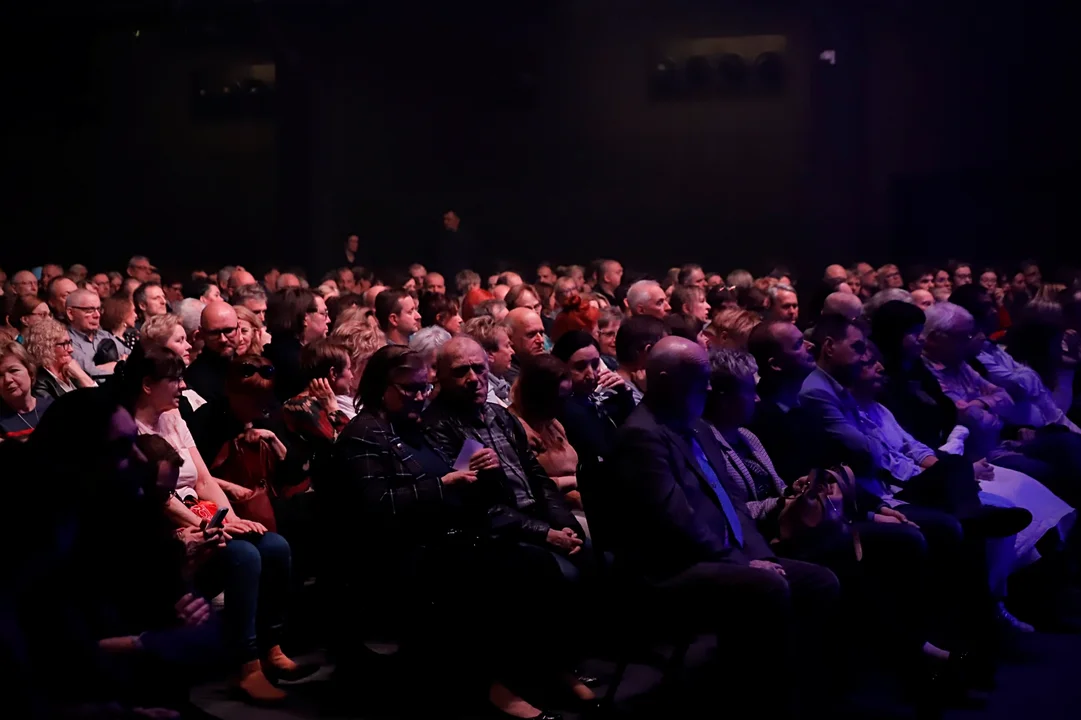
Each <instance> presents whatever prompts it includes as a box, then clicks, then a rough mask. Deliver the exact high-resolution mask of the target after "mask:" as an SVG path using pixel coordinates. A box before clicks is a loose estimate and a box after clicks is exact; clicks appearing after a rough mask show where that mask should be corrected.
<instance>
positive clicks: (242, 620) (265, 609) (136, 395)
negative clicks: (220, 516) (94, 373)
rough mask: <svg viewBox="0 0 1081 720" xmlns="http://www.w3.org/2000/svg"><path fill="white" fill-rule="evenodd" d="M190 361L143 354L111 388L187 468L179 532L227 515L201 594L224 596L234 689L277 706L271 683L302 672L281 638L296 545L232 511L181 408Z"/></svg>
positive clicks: (163, 353)
mask: <svg viewBox="0 0 1081 720" xmlns="http://www.w3.org/2000/svg"><path fill="white" fill-rule="evenodd" d="M183 371H184V361H183V360H181V359H180V356H179V355H177V354H176V353H174V352H173V351H172V350H169V349H166V348H158V347H151V348H150V349H149V350H144V349H143V346H142V345H138V346H136V349H135V350H133V351H132V354H131V355H130V356H129V357H128V360H127V361H126V363H125V364H124V365H123V366H122V368H121V369H120V370H119V371H118V372H117V373H116V375H115V377H114V378H113V379H112V381H111V385H112V387H113V391H114V392H115V393H116V396H117V398H118V399H119V401H120V403H121V404H122V405H123V406H124V407H125V408H127V409H128V411H129V412H131V414H132V417H134V418H135V424H136V427H137V428H138V431H139V433H141V434H151V433H152V434H155V435H160V436H162V437H163V438H165V439H166V440H168V441H169V444H170V445H172V446H173V449H175V450H176V451H177V452H178V453H179V454H180V457H181V458H183V460H184V465H183V466H182V467H181V471H180V478H179V480H178V481H177V488H176V490H175V491H174V492H173V493H172V496H171V497H170V498H169V500H168V504H167V506H166V512H167V513H168V515H169V516H170V518H171V519H172V521H173V523H174V524H175V525H176V526H177V527H179V528H191V527H202V525H203V523H204V522H205V521H206V520H207V518H208V517H209V516H212V515H213V514H214V513H215V511H216V510H218V509H220V508H225V509H227V510H228V511H229V512H228V514H227V515H226V517H225V521H224V525H223V527H224V530H225V533H226V536H227V538H226V539H227V543H226V547H225V548H223V549H222V550H221V551H220V552H219V553H218V554H217V557H216V558H215V559H214V562H212V563H209V564H207V565H206V566H204V567H203V568H201V569H200V570H199V572H198V573H197V574H196V577H195V583H196V586H197V587H199V588H200V589H202V590H204V591H205V592H204V594H205V595H206V596H208V597H213V596H215V595H217V594H218V593H220V592H221V591H222V590H224V591H225V596H226V597H225V618H224V619H225V633H226V645H227V647H228V651H229V653H230V656H231V660H232V661H233V662H234V663H235V664H236V666H237V667H238V675H237V677H236V679H235V681H234V684H233V687H234V689H235V690H236V691H237V692H238V693H239V694H240V695H242V696H243V697H244V698H245V699H247V700H250V701H252V702H255V703H276V702H282V701H284V700H285V697H286V694H285V692H283V691H282V690H280V689H278V688H276V687H275V686H274V685H273V684H271V678H274V679H277V678H292V677H296V676H298V675H300V674H302V673H303V670H302V669H301V668H300V667H299V666H298V665H297V664H296V663H295V662H293V661H292V660H290V659H289V658H288V657H286V655H285V654H284V653H283V652H282V649H281V646H280V645H279V642H280V640H279V637H280V634H281V631H282V627H283V625H284V613H285V606H286V602H287V599H288V597H287V596H288V590H289V575H290V552H289V544H288V543H287V542H286V541H285V539H284V538H282V537H281V536H280V535H277V534H275V533H270V532H267V530H266V528H265V527H264V526H263V525H261V524H259V523H256V522H252V521H249V520H244V519H242V518H240V517H238V516H237V514H236V513H235V512H234V511H233V508H232V505H231V503H230V501H229V498H228V496H227V495H226V494H225V492H224V491H223V490H222V482H221V481H219V480H218V479H217V478H215V477H213V476H212V475H211V474H210V470H209V469H208V468H207V466H206V463H205V462H203V458H202V455H200V453H199V450H198V449H197V448H196V446H195V441H194V440H193V439H192V436H191V433H190V432H189V431H188V425H187V423H186V422H184V419H183V418H182V417H181V416H180V412H179V411H178V407H179V404H180V397H181V392H182V390H183V389H184V380H183Z"/></svg>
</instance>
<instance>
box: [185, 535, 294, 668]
mask: <svg viewBox="0 0 1081 720" xmlns="http://www.w3.org/2000/svg"><path fill="white" fill-rule="evenodd" d="M290 564H291V556H290V551H289V543H287V542H286V541H285V538H283V537H282V536H281V535H278V534H277V533H271V532H268V533H266V534H265V535H257V534H255V533H250V534H248V535H242V536H240V537H235V538H233V539H232V540H230V541H229V542H228V543H227V544H226V546H225V547H224V548H223V549H222V550H220V551H219V552H218V554H217V556H216V557H215V558H214V559H213V560H212V561H210V562H209V563H208V564H207V565H206V566H204V567H203V568H202V569H201V570H200V571H199V573H198V576H197V577H196V583H197V585H198V586H199V588H200V590H202V591H203V593H204V594H205V595H206V596H207V597H214V596H215V595H217V594H218V593H219V592H222V591H224V592H225V612H224V623H225V628H224V637H225V646H226V648H227V650H228V652H229V653H230V654H231V655H234V656H235V658H236V661H237V662H241V663H243V662H248V661H251V660H256V659H258V658H259V656H260V654H261V652H265V651H266V650H268V649H270V648H271V647H273V646H274V645H277V644H278V643H279V642H280V637H281V631H282V627H283V626H284V625H285V610H286V607H287V606H288V600H289V574H290Z"/></svg>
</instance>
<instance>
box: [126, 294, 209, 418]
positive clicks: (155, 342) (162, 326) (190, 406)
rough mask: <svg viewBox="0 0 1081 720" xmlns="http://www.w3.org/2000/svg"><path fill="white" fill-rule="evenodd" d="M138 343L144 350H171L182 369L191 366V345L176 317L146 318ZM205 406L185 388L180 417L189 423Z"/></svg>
mask: <svg viewBox="0 0 1081 720" xmlns="http://www.w3.org/2000/svg"><path fill="white" fill-rule="evenodd" d="M140 342H142V344H143V347H144V349H147V348H151V347H159V348H167V349H169V350H172V351H173V352H174V353H176V354H177V356H178V357H179V358H180V359H181V360H183V361H184V367H187V366H188V365H191V343H189V342H188V334H187V332H185V330H184V326H183V325H181V324H180V318H179V317H177V316H176V315H173V314H171V313H167V314H165V315H155V316H153V317H151V318H148V319H147V321H146V322H145V323H143V329H142V335H141V337H140ZM205 404H206V400H204V399H203V398H202V396H201V395H199V393H197V392H195V391H194V390H192V389H191V388H189V387H185V388H184V390H183V391H182V392H181V397H180V415H181V417H183V418H184V419H185V420H186V421H189V422H190V421H191V419H192V417H193V415H194V413H195V412H196V411H197V410H198V409H199V408H201V407H202V406H203V405H205Z"/></svg>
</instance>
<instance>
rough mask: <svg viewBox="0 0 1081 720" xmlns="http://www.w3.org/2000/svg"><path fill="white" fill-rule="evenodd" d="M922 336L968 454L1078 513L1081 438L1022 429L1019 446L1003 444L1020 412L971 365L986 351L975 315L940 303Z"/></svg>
mask: <svg viewBox="0 0 1081 720" xmlns="http://www.w3.org/2000/svg"><path fill="white" fill-rule="evenodd" d="M923 336H924V348H923V362H924V365H925V366H926V367H927V369H928V370H929V371H930V372H931V374H932V375H933V376H934V377H935V378H936V379H937V380H938V383H939V385H940V386H941V388H942V391H943V392H944V393H945V394H946V396H947V397H948V398H949V399H950V400H951V401H953V403H954V405H955V406H956V407H957V411H958V418H959V422H960V423H961V424H962V425H964V426H965V427H967V428H969V430H970V433H971V434H970V435H969V438H968V441H967V442H966V444H965V449H966V451H967V454H968V455H970V456H971V457H976V458H982V457H986V458H987V460H988V461H989V462H991V463H993V464H995V465H1000V466H1002V467H1006V468H1010V469H1011V470H1017V471H1018V472H1022V473H1024V474H1025V475H1029V476H1031V477H1034V478H1036V479H1037V480H1039V481H1040V482H1042V483H1043V484H1044V485H1046V486H1047V487H1048V488H1049V489H1050V490H1051V491H1052V492H1053V493H1055V494H1056V495H1058V496H1059V497H1060V498H1062V499H1063V500H1065V501H1066V502H1067V503H1069V504H1070V505H1071V506H1073V507H1078V505H1079V503H1081V482H1079V481H1078V478H1079V477H1081V435H1078V434H1077V433H1074V432H1071V431H1070V429H1069V428H1068V427H1067V426H1065V425H1057V424H1051V425H1049V426H1045V427H1043V428H1040V429H1039V431H1035V430H1033V429H1022V430H1021V431H1019V434H1018V440H1016V441H1008V442H1005V443H1003V442H1001V440H1002V437H1001V436H1002V430H1003V427H1004V426H1005V425H1006V423H1007V422H1008V421H1010V419H1011V418H1012V417H1013V414H1014V412H1015V405H1014V400H1013V398H1011V396H1010V394H1009V393H1008V392H1007V391H1006V390H1003V389H1002V388H1001V387H999V386H998V385H995V384H993V383H991V382H988V381H987V380H985V379H984V378H982V377H980V375H979V373H977V372H976V370H975V369H974V368H973V367H972V366H971V365H970V364H969V360H971V359H972V356H973V353H974V351H977V350H979V349H980V347H981V346H977V345H976V343H974V342H972V341H973V339H974V338H977V337H978V335H977V328H976V324H975V320H974V319H973V317H972V315H971V314H970V313H969V312H968V311H967V310H965V309H964V308H962V307H960V306H958V305H954V304H953V303H939V304H938V305H935V306H934V307H932V308H930V309H929V310H928V311H927V323H926V325H925V326H924V332H923ZM1015 382H1016V380H1015Z"/></svg>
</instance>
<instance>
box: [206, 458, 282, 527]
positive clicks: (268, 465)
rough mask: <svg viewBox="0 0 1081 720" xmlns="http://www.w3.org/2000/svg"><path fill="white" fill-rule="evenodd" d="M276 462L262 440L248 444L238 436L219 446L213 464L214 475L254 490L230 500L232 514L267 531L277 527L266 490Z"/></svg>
mask: <svg viewBox="0 0 1081 720" xmlns="http://www.w3.org/2000/svg"><path fill="white" fill-rule="evenodd" d="M223 456H224V457H223ZM276 464H277V456H276V455H275V454H274V451H273V450H271V449H270V447H269V445H268V444H267V442H266V441H265V440H259V441H258V442H255V443H249V442H246V441H244V440H242V439H240V438H235V439H234V440H233V441H232V442H231V443H229V444H227V445H224V446H222V449H221V452H220V453H218V457H217V458H216V461H215V463H214V470H215V473H216V474H217V476H218V477H220V478H222V479H223V480H228V481H229V482H231V483H235V484H236V485H240V486H242V487H245V488H248V489H249V490H254V491H255V495H253V496H252V497H251V498H250V499H248V500H245V501H243V502H240V501H235V502H234V503H233V509H234V510H235V511H236V514H237V515H238V516H239V517H241V518H243V519H244V520H252V521H254V522H257V523H260V524H262V525H264V526H266V529H267V530H269V531H270V532H277V529H278V522H277V520H276V518H275V517H274V507H273V506H272V505H271V503H270V495H269V492H268V489H267V488H268V485H269V482H268V478H269V477H270V476H271V475H272V474H273V472H274V466H275V465H276Z"/></svg>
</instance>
